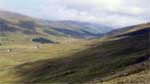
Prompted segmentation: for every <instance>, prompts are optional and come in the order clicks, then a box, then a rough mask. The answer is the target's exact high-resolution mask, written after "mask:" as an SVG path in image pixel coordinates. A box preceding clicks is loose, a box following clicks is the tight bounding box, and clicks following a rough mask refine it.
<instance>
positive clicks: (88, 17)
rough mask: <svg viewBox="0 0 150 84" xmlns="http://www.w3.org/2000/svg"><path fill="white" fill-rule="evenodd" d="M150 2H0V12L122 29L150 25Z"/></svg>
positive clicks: (38, 0)
mask: <svg viewBox="0 0 150 84" xmlns="http://www.w3.org/2000/svg"><path fill="white" fill-rule="evenodd" d="M149 4H150V0H0V10H7V11H13V12H17V13H21V14H25V15H28V16H32V17H37V18H43V19H47V20H76V21H85V22H95V23H99V24H104V25H108V26H113V27H124V26H130V25H135V24H140V23H144V22H148V21H150V5H149Z"/></svg>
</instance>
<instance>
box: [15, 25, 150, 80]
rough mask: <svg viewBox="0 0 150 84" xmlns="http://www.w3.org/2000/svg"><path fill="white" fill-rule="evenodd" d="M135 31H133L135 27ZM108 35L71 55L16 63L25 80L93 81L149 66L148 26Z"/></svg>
mask: <svg viewBox="0 0 150 84" xmlns="http://www.w3.org/2000/svg"><path fill="white" fill-rule="evenodd" d="M133 29H134V31H131V30H133ZM133 29H132V28H131V30H128V31H131V32H123V33H122V34H118V35H115V36H113V37H108V38H106V39H105V40H103V41H100V42H99V43H97V44H94V45H91V47H90V48H88V49H85V50H82V51H80V52H77V53H75V54H73V55H68V57H64V58H58V59H49V60H41V61H36V62H33V63H28V64H22V65H20V66H17V67H16V69H17V72H16V73H19V74H20V75H19V76H21V77H22V80H20V81H19V82H25V83H94V82H100V83H102V81H107V80H111V79H113V78H116V77H122V76H127V75H130V74H133V73H137V72H140V71H143V70H145V69H147V67H148V63H147V61H148V59H149V56H148V53H149V49H148V43H149V40H148V36H149V32H150V28H149V27H145V28H141V29H140V28H139V29H137V28H133Z"/></svg>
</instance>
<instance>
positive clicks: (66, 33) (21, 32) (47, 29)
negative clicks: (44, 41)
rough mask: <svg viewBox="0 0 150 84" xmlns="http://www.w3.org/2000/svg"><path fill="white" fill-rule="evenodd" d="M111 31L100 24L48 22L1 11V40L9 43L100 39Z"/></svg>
mask: <svg viewBox="0 0 150 84" xmlns="http://www.w3.org/2000/svg"><path fill="white" fill-rule="evenodd" d="M110 30H111V28H110V27H107V26H101V25H99V24H97V25H95V24H92V23H85V22H75V21H74V22H73V21H46V20H41V19H36V18H32V17H29V16H25V15H21V14H17V13H12V12H6V11H0V40H1V37H2V36H3V37H4V36H5V39H8V41H10V40H14V41H19V40H20V41H23V42H24V41H28V42H29V43H31V39H32V38H38V37H43V38H48V39H50V40H52V41H54V42H55V41H59V40H60V39H62V38H75V39H84V38H91V37H99V36H101V34H102V33H105V32H108V31H110ZM10 37H11V38H10ZM17 39H18V40H17ZM6 41H7V40H6ZM2 43H4V42H2ZM20 43H21V42H20Z"/></svg>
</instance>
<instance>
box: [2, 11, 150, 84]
mask: <svg viewBox="0 0 150 84" xmlns="http://www.w3.org/2000/svg"><path fill="white" fill-rule="evenodd" d="M98 30H99V31H98ZM149 33H150V23H144V24H139V25H134V26H130V27H125V28H120V29H112V28H111V27H108V26H104V25H100V24H94V23H87V22H77V21H47V20H40V19H36V18H32V17H29V16H25V15H20V14H16V13H12V12H6V11H0V84H5V83H10V84H11V83H12V84H13V83H19V84H28V83H30V84H35V83H41V84H52V83H56V84H57V83H58V84H59V83H62V84H65V83H67V84H86V83H87V84H148V83H149V82H150V81H149V78H150V75H149V74H150V71H149V66H150V64H149V61H150V60H149V59H150V57H149V55H150V49H149V48H150V45H149V43H150V40H149ZM137 79H139V80H137Z"/></svg>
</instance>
